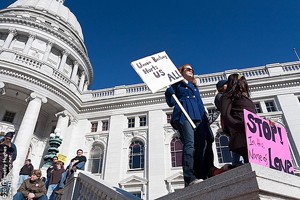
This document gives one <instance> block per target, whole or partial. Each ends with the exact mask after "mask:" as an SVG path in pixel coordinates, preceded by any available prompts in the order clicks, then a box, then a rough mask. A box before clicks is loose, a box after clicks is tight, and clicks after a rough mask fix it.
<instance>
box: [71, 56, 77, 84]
mask: <svg viewBox="0 0 300 200" xmlns="http://www.w3.org/2000/svg"><path fill="white" fill-rule="evenodd" d="M78 65H79V64H78V62H77V61H76V60H75V61H74V67H73V70H72V75H71V80H72V81H75V78H76V74H77V71H78Z"/></svg>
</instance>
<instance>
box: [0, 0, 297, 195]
mask: <svg viewBox="0 0 300 200" xmlns="http://www.w3.org/2000/svg"><path fill="white" fill-rule="evenodd" d="M63 3H64V0H17V1H15V2H14V3H13V4H11V5H10V6H8V7H7V8H4V9H2V10H0V134H1V135H4V134H5V133H6V132H9V131H15V132H16V135H15V137H14V138H13V142H14V143H15V144H16V146H17V149H18V155H17V159H16V160H15V162H14V168H13V172H14V173H13V187H14V184H16V181H17V180H18V174H19V170H20V168H21V167H22V166H23V164H24V161H25V159H26V158H30V159H31V160H32V163H33V165H34V166H35V168H38V167H39V168H42V167H43V165H44V164H45V161H44V159H43V158H44V156H45V155H47V154H48V148H49V139H50V134H51V133H54V134H57V135H59V137H60V139H62V143H61V145H60V146H59V148H58V149H59V153H60V154H62V155H65V156H66V157H67V164H68V163H69V161H70V160H71V159H72V158H73V157H74V156H75V155H76V150H77V149H83V152H84V155H85V156H86V157H87V159H88V161H87V163H86V167H85V172H87V174H89V176H92V177H93V178H94V180H97V181H100V182H101V181H104V182H105V183H108V184H110V185H111V186H113V187H117V188H121V189H122V190H125V191H127V192H129V193H131V194H134V195H135V196H138V197H140V198H142V199H149V200H150V199H156V198H159V197H162V196H164V195H167V194H169V193H173V192H174V191H176V190H178V189H181V188H183V187H184V182H183V175H182V169H181V150H182V145H181V142H180V139H179V135H178V133H177V132H176V131H174V129H173V128H172V127H171V125H170V123H169V121H170V116H171V114H172V108H169V107H168V106H167V104H166V103H165V98H164V90H160V91H159V92H157V93H154V94H153V93H151V91H150V90H149V88H148V87H147V85H145V84H144V83H141V84H135V85H126V86H115V87H113V88H107V89H101V90H89V85H90V84H91V83H92V81H93V79H96V78H97V79H100V78H101V74H98V75H97V74H94V73H93V68H92V65H91V63H90V60H89V57H88V54H87V49H86V46H85V44H84V38H83V31H82V29H81V26H80V24H79V22H78V21H77V19H76V16H75V15H74V14H73V13H72V12H71V11H70V10H69V9H68V8H67V7H66V6H64V4H63ZM261 64H262V66H257V67H251V68H246V69H239V70H237V69H232V70H228V71H224V72H216V73H212V74H204V75H196V80H197V82H198V85H199V90H200V92H201V96H202V98H203V102H204V105H205V107H206V109H207V111H208V113H210V112H213V111H214V109H215V106H214V103H213V102H214V97H215V95H216V87H215V84H216V83H217V82H218V81H219V80H222V79H226V78H227V77H228V76H229V75H230V74H232V73H240V74H242V75H244V76H245V77H246V78H247V80H248V82H249V85H250V90H251V97H252V99H253V101H254V103H255V106H256V111H257V113H258V115H260V116H261V117H264V118H265V119H272V120H274V121H276V122H277V123H280V124H281V125H282V126H284V127H285V128H286V130H287V134H288V139H289V145H290V150H291V152H292V159H293V164H294V168H295V172H299V165H300V154H299V149H300V134H299V131H300V102H299V101H300V62H299V61H295V62H289V63H274V64H265V63H261ZM112 81H113V80H112ZM211 128H212V130H213V133H214V136H215V142H214V143H213V149H214V153H215V158H214V159H215V161H214V163H215V165H216V166H218V167H221V166H223V165H224V164H226V163H230V162H231V154H230V152H229V150H228V146H227V145H228V138H227V137H226V136H225V135H222V134H221V131H220V130H221V129H220V120H219V119H217V120H216V121H215V122H214V123H213V124H212V125H211ZM52 135H53V134H52Z"/></svg>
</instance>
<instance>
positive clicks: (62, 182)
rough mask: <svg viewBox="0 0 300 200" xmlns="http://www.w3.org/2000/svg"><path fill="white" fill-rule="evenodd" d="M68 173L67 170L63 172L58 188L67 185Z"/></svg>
mask: <svg viewBox="0 0 300 200" xmlns="http://www.w3.org/2000/svg"><path fill="white" fill-rule="evenodd" d="M67 175H68V171H67V172H66V171H65V172H64V173H62V174H61V179H60V182H59V186H58V188H60V189H61V188H64V187H65V181H66V179H67Z"/></svg>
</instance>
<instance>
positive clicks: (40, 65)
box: [0, 49, 79, 90]
mask: <svg viewBox="0 0 300 200" xmlns="http://www.w3.org/2000/svg"><path fill="white" fill-rule="evenodd" d="M0 59H2V60H6V61H9V62H14V63H19V64H20V66H26V67H28V68H31V69H33V70H36V71H38V72H40V73H43V74H45V75H47V76H50V78H51V79H53V80H56V81H58V82H60V83H61V84H63V85H65V86H67V87H69V86H70V85H71V84H73V85H74V86H75V88H77V90H79V88H78V85H77V84H76V83H74V82H73V81H71V79H70V77H68V76H66V75H64V74H63V73H62V72H60V71H59V70H58V69H56V68H55V67H54V66H52V65H51V64H49V63H47V62H44V61H40V60H39V59H38V58H35V57H32V56H29V55H25V54H22V53H20V52H17V51H15V50H11V49H5V50H4V49H3V50H2V52H1V54H0Z"/></svg>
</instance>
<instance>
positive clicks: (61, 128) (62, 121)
mask: <svg viewBox="0 0 300 200" xmlns="http://www.w3.org/2000/svg"><path fill="white" fill-rule="evenodd" d="M55 116H56V117H58V121H57V125H56V129H55V130H56V131H57V132H60V135H61V138H62V140H63V141H62V145H61V146H60V148H59V149H60V150H61V151H60V153H62V154H64V155H66V154H65V153H66V152H63V150H64V149H65V148H64V146H65V144H66V141H68V139H65V138H66V135H67V133H66V132H67V128H68V126H69V120H70V118H71V119H72V118H73V117H72V116H71V114H70V113H69V112H68V111H67V110H64V111H62V112H59V113H56V114H55Z"/></svg>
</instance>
